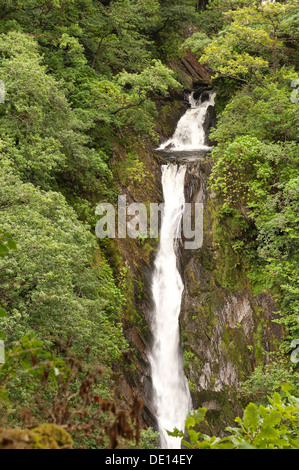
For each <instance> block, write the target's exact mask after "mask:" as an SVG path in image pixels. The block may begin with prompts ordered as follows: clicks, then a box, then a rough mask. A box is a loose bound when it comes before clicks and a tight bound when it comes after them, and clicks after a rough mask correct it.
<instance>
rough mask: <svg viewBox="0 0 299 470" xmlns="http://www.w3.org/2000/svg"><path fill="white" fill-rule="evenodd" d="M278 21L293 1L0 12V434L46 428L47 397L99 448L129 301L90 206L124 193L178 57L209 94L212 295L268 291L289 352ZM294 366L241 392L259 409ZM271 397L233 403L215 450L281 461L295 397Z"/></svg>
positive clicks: (298, 205) (286, 35)
mask: <svg viewBox="0 0 299 470" xmlns="http://www.w3.org/2000/svg"><path fill="white" fill-rule="evenodd" d="M296 7H298V5H297V2H296V1H295V0H285V1H277V2H274V3H273V2H263V4H262V3H261V2H258V1H252V0H210V1H193V0H184V1H180V0H172V1H170V0H160V1H158V0H111V1H109V0H106V1H102V2H100V1H98V0H79V1H76V2H74V1H73V0H46V1H39V0H26V1H25V0H13V1H12V0H0V80H1V83H0V85H1V84H2V83H3V84H4V86H5V99H4V100H0V224H1V226H0V229H1V231H0V276H1V279H0V320H1V328H0V335H1V339H2V340H3V339H4V340H5V347H6V354H7V362H6V364H5V366H2V367H1V368H0V387H1V388H0V391H1V394H0V400H1V406H2V405H3V406H2V410H1V415H0V418H1V420H2V423H1V425H2V424H3V425H4V426H8V425H11V426H23V424H22V423H21V418H20V416H21V415H22V412H23V411H22V410H23V409H24V407H25V408H30V407H31V408H33V409H34V410H35V412H36V413H35V414H34V419H36V420H37V423H35V424H38V423H39V422H44V421H47V420H51V419H52V420H57V419H58V417H59V416H60V417H61V414H59V413H61V410H62V408H61V406H62V405H61V403H62V402H60V401H59V400H60V398H61V396H60V395H61V394H64V395H65V396H71V397H72V398H74V400H73V401H71V402H70V403H67V404H66V403H65V402H63V406H64V408H63V410H67V412H66V415H65V416H67V418H65V419H68V421H67V422H68V425H69V426H70V431H71V432H72V433H73V436H72V437H74V442H75V446H78V445H81V446H87V447H96V446H107V445H108V444H107V440H106V441H105V440H104V441H103V442H99V441H98V440H96V439H95V433H97V435H98V436H99V435H100V434H101V430H103V429H104V427H105V426H106V428H107V426H108V429H109V430H111V429H112V430H113V429H114V428H113V426H114V427H116V425H117V424H118V422H117V419H118V418H119V416H118V414H117V412H116V409H115V404H114V401H113V400H114V396H113V394H114V385H115V372H116V371H117V369H118V368H119V364H125V357H126V354H127V353H128V347H129V345H128V343H127V341H126V340H125V339H124V335H123V324H122V321H123V314H124V305H125V303H126V301H128V298H129V297H130V295H131V287H130V286H128V285H126V282H127V281H126V279H127V278H124V276H119V277H118V278H117V276H116V275H115V272H113V269H112V268H113V266H112V265H113V263H114V260H113V257H117V254H116V250H115V251H113V249H112V248H111V246H112V245H110V246H107V245H108V244H107V245H105V243H103V244H102V245H99V243H97V241H96V238H95V235H94V224H95V219H94V209H95V207H96V205H97V203H98V202H99V201H102V200H106V201H109V202H115V200H116V197H117V194H118V190H119V189H118V188H119V184H123V185H128V184H137V183H138V184H142V178H143V176H145V174H146V169H145V168H144V164H143V162H141V161H140V160H139V157H138V153H136V145H138V146H139V147H140V146H141V147H144V146H146V145H147V144H149V143H150V142H151V143H152V142H155V141H156V140H157V138H158V136H157V134H156V131H155V119H156V117H157V114H158V111H157V99H158V98H159V99H161V98H163V97H166V96H167V95H168V93H169V91H170V90H180V89H181V88H182V85H181V84H180V83H179V82H178V78H177V76H176V75H175V73H174V72H173V71H172V70H171V69H170V68H169V63H171V61H172V60H174V59H177V57H178V54H183V53H184V52H183V51H185V50H189V51H190V50H191V51H192V52H193V53H194V54H195V55H197V57H198V59H199V60H200V62H201V63H202V64H206V65H208V66H209V68H210V69H211V70H212V74H213V80H214V82H213V83H214V86H215V88H216V90H217V94H218V98H217V105H216V109H217V111H218V114H219V119H218V123H217V129H215V130H214V131H213V132H212V135H211V138H212V139H213V144H214V149H213V152H212V159H213V171H212V176H211V180H210V187H211V189H212V190H213V191H214V192H215V195H216V198H215V202H214V208H213V209H214V234H215V243H216V245H217V248H218V249H219V253H220V255H219V263H220V265H221V263H222V266H220V268H219V282H220V283H221V284H222V285H224V286H225V287H228V288H235V287H238V286H240V284H242V282H243V281H244V276H246V279H248V278H249V279H250V283H251V287H252V289H253V291H254V292H256V293H259V292H265V291H268V292H270V293H271V294H272V295H273V296H274V297H275V299H276V302H277V308H278V309H279V311H280V319H279V320H278V321H280V322H281V323H282V324H283V325H284V326H285V328H286V342H285V343H284V344H283V353H285V352H286V353H289V352H290V344H291V341H292V340H294V339H296V338H298V337H299V329H298V323H299V322H298V315H299V311H298V309H299V305H298V297H299V296H298V294H299V286H298V261H299V250H298V249H299V246H298V241H299V238H298V221H299V216H298V213H299V201H298V187H299V184H298V183H299V170H298V131H297V129H298V119H299V118H298V102H297V101H296V96H297V95H296V91H294V90H293V89H292V88H291V87H290V84H291V82H292V81H294V80H295V79H297V78H298V70H297V66H298V64H297V54H298V37H297V36H296V34H297V30H298V21H299V16H298V9H297V8H296ZM193 32H194V33H193ZM192 33H193V34H192ZM296 83H297V82H296ZM1 90H2V89H1V87H0V93H1ZM291 96H292V97H293V99H291ZM294 97H295V99H294ZM0 98H1V96H0ZM2 101H3V102H2ZM118 143H121V145H122V146H123V147H124V148H125V149H126V156H125V160H124V161H121V162H115V159H113V157H114V154H113V149H114V146H115V145H117V144H118ZM128 169H129V170H128ZM112 251H113V253H112ZM227 263H228V264H227ZM122 268H123V271H121V272H122V273H124V270H125V269H127V267H122ZM220 273H221V274H220ZM129 301H130V302H132V299H131V298H129ZM65 342H67V344H68V345H69V346H68V349H70V351H71V352H70V354H71V358H72V359H71V360H70V358H69V356H68V354H69V351H68V350H66V349H65V348H64V347H63V346H62V345H63V344H65ZM73 358H74V359H73ZM74 364H76V365H75V366H74ZM99 365H100V366H101V370H100V372H99V370H98V366H99ZM296 367H298V366H296V364H292V363H291V361H285V357H284V358H283V359H279V360H278V359H277V357H274V359H273V361H272V362H271V363H270V364H268V366H267V368H266V369H265V368H263V367H262V370H260V369H259V368H257V370H256V371H255V373H254V374H253V376H252V377H251V379H250V380H251V382H249V383H248V384H247V385H246V384H245V385H244V391H245V392H246V391H248V387H250V389H251V390H254V391H256V396H258V398H259V399H260V401H263V400H265V396H266V395H267V393H268V392H269V390H270V391H273V390H274V389H276V388H277V387H278V385H279V382H280V381H285V380H288V381H289V382H291V383H292V384H293V385H295V384H296V380H297V379H296V377H298V370H297V369H296ZM74 370H75V371H76V374H77V375H76V379H74V376H73V372H74ZM296 370H297V374H296ZM278 372H279V373H278ZM261 375H264V376H265V377H266V378H265V380H264V381H263V380H262V379H261ZM91 378H92V379H91ZM274 378H275V380H274ZM271 379H272V380H271ZM90 380H92V382H90ZM87 383H88V384H89V385H88V387H89V388H88V387H87V388H84V387H86V384H87ZM82 384H84V386H83V385H82ZM82 386H83V388H84V393H83V392H82V388H81V387H82ZM81 392H82V393H81ZM67 394H68V395H67ZM65 396H64V398H65ZM91 397H93V399H94V398H95V397H96V400H95V401H96V404H97V406H98V408H96V406H95V403H94V402H93V403H92V404H91V402H90V401H88V400H91ZM285 398H286V399H288V400H289V403H288V404H285V405H284V404H283V403H282V401H281V400H282V399H281V398H280V396H278V395H274V397H273V399H272V402H271V407H272V408H270V407H265V406H264V403H263V404H260V406H259V407H258V406H257V405H254V404H251V405H248V407H247V408H246V410H245V412H244V415H243V419H242V420H239V424H240V428H238V429H235V430H232V432H233V434H234V438H233V439H231V440H230V441H229V444H227V442H225V445H228V446H230V447H240V446H242V445H243V443H244V442H246V445H247V444H248V445H249V444H250V445H252V446H255V447H258V448H262V447H263V446H264V447H270V448H273V447H275V448H277V447H279V448H280V447H283V448H287V447H290V446H293V447H298V435H296V429H294V427H293V425H294V423H297V425H298V399H295V398H293V397H292V396H291V395H289V390H288V389H285ZM80 400H81V401H80ZM82 400H83V402H84V403H83V405H84V406H83V411H82ZM84 400H85V401H84ZM46 403H50V405H49V407H48V408H47V407H46V406H45V404H46ZM103 403H104V405H103ZM105 404H106V405H107V407H108V411H109V412H111V413H112V418H111V416H110V418H111V419H110V418H109V416H108V417H107V416H106V415H105V416H104V417H103V416H102V414H101V419H102V420H103V426H102V427H101V426H100V429H99V428H92V426H90V427H88V428H87V427H84V426H87V424H86V422H87V421H89V420H90V422H91V423H92V419H91V418H90V417H91V416H95V415H94V413H98V412H100V413H102V412H104V413H105V411H107V410H105V409H104V408H105V406H106V405H105ZM57 406H58V408H57ZM99 406H100V410H99ZM59 407H60V408H59ZM103 407H104V408H103ZM273 410H274V411H275V412H274V411H273ZM139 411H140V409H138V412H139ZM135 412H136V413H137V411H136V410H135V411H132V413H133V414H132V416H133V418H134V419H133V420H135V421H138V419H137V414H136V415H135V414H134V413H135ZM23 415H24V413H23ZM77 415H78V416H80V417H81V418H82V419H81V418H80V419H81V421H80V419H79V421H77V420H75V421H76V422H75V424H74V423H73V421H72V419H73V416H76V417H77ZM97 416H98V415H97ZM200 416H202V418H203V416H204V413H203V414H202V415H200ZM25 417H26V413H25ZM59 419H60V418H59ZM76 419H77V418H76ZM109 419H110V420H109ZM190 419H191V420H190ZM84 420H85V421H84ZM192 420H193V418H189V422H188V423H187V428H188V430H189V437H190V439H191V445H192V446H194V447H196V448H197V447H215V446H216V444H217V445H218V443H220V444H221V445H222V444H223V443H222V441H221V440H219V439H217V438H208V437H205V436H199V434H198V433H197V432H196V431H193V430H192V432H191V428H192V426H193V424H195V421H194V422H193V421H192ZM124 422H125V423H126V421H124ZM107 423H108V424H107ZM265 423H266V424H265ZM269 423H270V424H271V423H272V424H271V426H272V428H273V432H272V431H271V432H272V434H271V433H270V434H269V432H268V431H269V427H271V426H270V424H269ZM61 424H63V419H62V420H61ZM110 424H111V426H112V427H109V426H110ZM137 424H138V423H137ZM24 425H26V420H25V421H24ZM80 426H81V427H80ZM138 426H139V424H138V425H136V429H137V430H138ZM265 428H267V429H265ZM122 429H127V433H126V432H125V430H124V432H123V433H121V436H120V437H121V438H125V439H127V440H129V441H130V442H129V444H127V445H130V446H131V447H135V448H136V447H138V446H142V445H144V446H147V447H149V448H151V447H153V446H154V445H155V440H156V437H157V436H156V434H155V433H153V432H152V431H151V430H149V431H148V432H143V431H142V433H141V434H142V436H141V437H142V439H141V441H140V442H141V443H140V442H139V436H138V439H137V441H138V442H137V444H136V442H135V443H133V442H132V438H133V437H134V432H136V430H134V429H133V428H131V427H130V428H126V426H124V428H122ZM82 430H83V431H86V436H83V437H82ZM109 432H110V431H109ZM190 433H191V434H190ZM192 433H195V434H192ZM250 433H251V434H250ZM253 434H254V436H253ZM297 434H298V433H297ZM113 436H114V435H113V432H112V431H111V434H110V439H111V440H112V442H113V444H111V446H115V445H116V444H115V443H116V441H115V439H114V438H116V437H115V436H114V437H113ZM263 436H264V437H263ZM113 439H114V440H113ZM199 439H200V440H199ZM259 439H260V440H259ZM261 439H266V440H267V443H268V444H269V445H268V444H267V445H264V443H261ZM220 444H219V445H220ZM223 445H224V444H223Z"/></svg>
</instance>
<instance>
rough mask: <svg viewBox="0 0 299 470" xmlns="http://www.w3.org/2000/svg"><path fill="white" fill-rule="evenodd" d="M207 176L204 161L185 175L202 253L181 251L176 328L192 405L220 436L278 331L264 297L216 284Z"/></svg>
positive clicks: (272, 308) (271, 305) (270, 303)
mask: <svg viewBox="0 0 299 470" xmlns="http://www.w3.org/2000/svg"><path fill="white" fill-rule="evenodd" d="M210 171H211V163H210V160H209V156H208V155H207V156H206V157H205V158H204V159H202V160H201V161H199V162H198V163H193V164H192V165H190V166H189V167H188V170H187V177H186V201H187V202H200V203H203V204H204V229H203V232H204V233H203V245H202V247H201V248H199V249H197V250H184V249H183V248H181V250H180V261H181V272H182V277H183V282H184V286H185V289H184V293H183V298H182V306H181V316H180V324H181V336H182V344H183V348H184V351H185V356H186V357H187V358H188V361H186V363H185V373H186V375H187V377H188V379H189V384H190V389H191V393H192V398H193V405H194V407H195V408H197V407H199V406H201V407H206V408H207V409H208V412H207V420H208V421H209V422H210V423H212V426H213V428H212V432H218V433H219V432H221V431H222V430H223V429H224V427H225V426H227V425H229V424H230V425H231V424H233V421H232V420H233V418H234V417H235V416H236V415H237V414H238V412H239V410H240V408H239V403H238V399H237V394H236V391H237V390H238V384H239V381H241V380H245V379H246V378H247V377H248V376H249V375H250V373H251V372H252V371H253V370H254V368H255V366H256V364H257V361H259V360H262V361H264V360H265V361H267V354H268V353H269V351H270V349H271V344H273V339H274V338H280V336H281V335H282V330H281V328H280V327H279V326H278V325H277V324H275V323H273V322H272V319H273V318H274V317H275V306H274V302H273V300H272V298H271V297H270V296H269V295H266V294H260V295H257V296H254V295H253V293H252V292H250V291H249V290H248V288H247V287H246V286H245V287H244V288H243V289H236V290H229V289H227V288H224V287H222V286H221V285H220V283H219V269H221V267H220V266H219V264H218V261H217V247H215V245H214V241H213V231H212V223H211V212H212V200H213V194H212V193H210V192H209V191H208V189H207V182H208V178H209V174H210Z"/></svg>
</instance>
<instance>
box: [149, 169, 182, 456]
mask: <svg viewBox="0 0 299 470" xmlns="http://www.w3.org/2000/svg"><path fill="white" fill-rule="evenodd" d="M185 172H186V167H185V166H183V165H182V166H179V167H177V165H173V164H170V165H163V166H162V185H163V194H164V212H163V216H162V217H163V218H162V225H161V233H160V246H159V250H158V254H157V258H156V262H155V271H154V275H153V281H152V294H153V300H154V312H153V313H154V315H153V321H152V332H153V337H154V344H153V348H152V352H151V354H150V355H149V360H150V364H151V368H152V380H153V389H154V405H155V408H156V417H157V421H158V426H159V431H160V438H161V447H162V448H164V449H179V448H180V439H178V438H174V437H170V436H168V434H167V432H166V430H169V431H172V430H173V429H174V428H175V427H177V428H178V429H181V430H183V429H184V423H185V419H186V416H187V413H188V411H189V409H190V407H191V399H190V393H189V389H188V382H187V379H186V378H185V376H184V373H183V358H182V355H181V352H180V349H179V344H180V343H179V341H180V340H179V324H178V319H179V314H180V305H181V296H182V292H183V288H184V286H183V282H182V279H181V276H180V274H179V272H178V269H177V258H176V253H175V237H176V235H177V234H178V231H179V229H180V222H181V218H182V215H183V211H184V202H185V197H184V179H185Z"/></svg>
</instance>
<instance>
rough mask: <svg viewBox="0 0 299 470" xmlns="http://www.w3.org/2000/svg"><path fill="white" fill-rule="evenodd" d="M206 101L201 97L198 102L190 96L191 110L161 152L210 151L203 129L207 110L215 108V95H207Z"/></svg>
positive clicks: (184, 116) (161, 147)
mask: <svg viewBox="0 0 299 470" xmlns="http://www.w3.org/2000/svg"><path fill="white" fill-rule="evenodd" d="M205 95H206V98H207V99H206V100H202V96H200V97H199V98H198V99H197V100H196V99H194V97H193V94H191V95H190V96H189V98H188V99H189V104H190V108H189V109H188V110H187V111H186V113H185V114H184V115H183V116H182V117H181V119H180V120H179V122H178V124H177V128H176V130H175V133H174V134H173V136H172V137H171V138H170V139H168V140H167V141H166V142H164V143H163V144H161V145H160V147H159V150H164V149H168V150H171V151H176V150H181V151H182V150H183V151H186V150H209V147H208V146H207V145H206V144H205V140H206V135H205V130H204V127H203V124H204V120H205V116H206V112H207V108H208V107H209V106H214V98H215V93H205Z"/></svg>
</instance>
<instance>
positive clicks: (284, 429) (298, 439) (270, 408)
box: [168, 383, 299, 449]
mask: <svg viewBox="0 0 299 470" xmlns="http://www.w3.org/2000/svg"><path fill="white" fill-rule="evenodd" d="M281 389H282V392H281V394H279V393H277V392H275V393H274V394H273V396H272V398H270V397H269V402H268V405H267V406H263V405H260V406H257V405H256V404H254V403H249V404H248V405H247V407H246V408H245V410H244V412H243V416H242V418H241V417H237V418H236V419H235V421H236V423H237V424H238V425H239V426H238V427H227V428H226V431H227V432H228V433H229V434H230V435H228V436H226V437H223V438H220V437H216V436H212V437H211V436H208V435H207V434H203V433H201V432H200V431H197V430H196V425H198V424H200V423H201V422H202V421H204V419H205V414H206V411H207V410H206V409H205V408H199V409H198V410H197V411H194V412H192V413H191V414H190V415H189V416H188V417H187V419H186V422H185V427H186V429H187V434H188V440H187V439H185V438H184V433H183V432H182V431H179V430H177V429H175V430H174V431H173V432H169V431H168V434H169V435H170V436H174V437H181V438H183V439H182V444H183V445H185V446H186V447H187V448H189V449H299V398H298V393H297V392H296V390H293V388H292V387H291V386H290V385H289V384H287V383H286V384H284V385H282V387H281ZM291 391H292V394H291V393H290V392H291Z"/></svg>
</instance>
